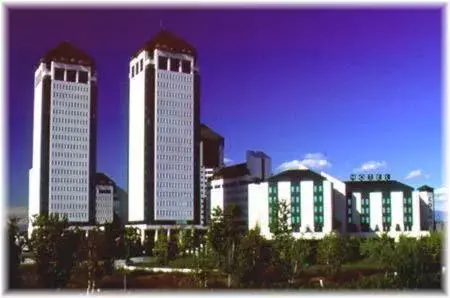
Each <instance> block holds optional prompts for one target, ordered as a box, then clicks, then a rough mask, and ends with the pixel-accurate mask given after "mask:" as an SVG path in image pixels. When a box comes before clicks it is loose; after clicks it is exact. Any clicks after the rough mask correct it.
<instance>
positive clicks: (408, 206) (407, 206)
mask: <svg viewBox="0 0 450 298" xmlns="http://www.w3.org/2000/svg"><path fill="white" fill-rule="evenodd" d="M412 223H413V218H412V198H411V191H404V192H403V225H404V227H405V231H411V229H412Z"/></svg>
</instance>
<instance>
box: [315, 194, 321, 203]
mask: <svg viewBox="0 0 450 298" xmlns="http://www.w3.org/2000/svg"><path fill="white" fill-rule="evenodd" d="M314 203H323V197H322V196H320V195H319V196H314Z"/></svg>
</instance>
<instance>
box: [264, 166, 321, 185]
mask: <svg viewBox="0 0 450 298" xmlns="http://www.w3.org/2000/svg"><path fill="white" fill-rule="evenodd" d="M299 180H314V181H324V180H326V179H325V178H324V177H323V176H322V175H320V174H318V173H316V172H314V171H311V170H309V169H305V170H303V169H294V170H286V171H283V172H280V173H278V174H276V175H273V176H271V177H269V179H268V181H270V182H275V181H277V182H278V181H299Z"/></svg>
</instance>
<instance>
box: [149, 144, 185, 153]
mask: <svg viewBox="0 0 450 298" xmlns="http://www.w3.org/2000/svg"><path fill="white" fill-rule="evenodd" d="M157 150H158V151H159V152H177V153H192V148H190V147H179V146H176V147H175V146H164V145H158V146H157Z"/></svg>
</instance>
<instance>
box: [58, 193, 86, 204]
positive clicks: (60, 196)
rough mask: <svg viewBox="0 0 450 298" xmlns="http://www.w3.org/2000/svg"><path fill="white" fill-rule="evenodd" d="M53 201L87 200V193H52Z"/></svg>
mask: <svg viewBox="0 0 450 298" xmlns="http://www.w3.org/2000/svg"><path fill="white" fill-rule="evenodd" d="M51 197H52V200H53V201H69V200H70V201H72V202H73V201H84V202H85V201H86V200H87V196H86V195H72V194H70V195H65V194H54V193H52V195H51Z"/></svg>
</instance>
